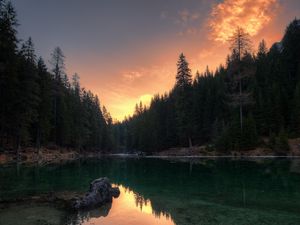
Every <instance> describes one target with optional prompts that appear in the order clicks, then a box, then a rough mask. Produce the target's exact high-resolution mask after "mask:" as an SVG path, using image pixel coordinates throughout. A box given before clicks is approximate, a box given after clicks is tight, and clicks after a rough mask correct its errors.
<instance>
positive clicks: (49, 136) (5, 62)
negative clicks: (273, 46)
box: [0, 0, 113, 151]
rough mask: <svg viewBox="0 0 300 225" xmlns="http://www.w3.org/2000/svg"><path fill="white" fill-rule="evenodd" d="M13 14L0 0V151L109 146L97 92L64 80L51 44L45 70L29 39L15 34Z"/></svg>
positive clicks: (107, 126)
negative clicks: (49, 66) (49, 147)
mask: <svg viewBox="0 0 300 225" xmlns="http://www.w3.org/2000/svg"><path fill="white" fill-rule="evenodd" d="M17 26H18V21H17V15H16V12H15V9H14V7H13V5H12V4H11V2H10V1H7V0H0V94H1V97H0V148H1V149H0V151H1V150H4V149H16V150H20V149H22V148H23V147H35V148H37V149H39V148H40V147H41V146H60V147H69V148H76V149H80V150H85V149H88V150H97V151H100V150H101V151H108V150H110V149H111V148H112V145H113V143H112V137H111V131H110V130H111V124H112V119H111V116H110V115H109V113H108V112H107V110H106V109H105V107H103V108H102V109H101V107H100V102H99V99H98V97H97V95H95V94H93V93H92V92H91V91H89V90H86V89H85V88H82V87H81V86H80V82H79V76H78V74H74V75H73V76H72V78H71V79H70V80H69V78H68V76H67V74H66V72H65V56H64V53H63V51H62V50H61V49H60V48H59V47H57V48H55V49H54V51H53V52H52V54H51V60H50V65H51V68H50V69H48V68H47V66H46V64H45V62H44V60H43V59H42V58H38V57H37V56H36V54H35V49H34V44H33V41H32V39H31V38H29V39H28V40H27V41H25V42H21V41H20V40H19V39H18V37H17Z"/></svg>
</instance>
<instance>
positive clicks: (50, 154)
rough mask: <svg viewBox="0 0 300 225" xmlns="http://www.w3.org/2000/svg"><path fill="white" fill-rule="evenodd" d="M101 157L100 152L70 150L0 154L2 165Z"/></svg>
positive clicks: (30, 149) (33, 150)
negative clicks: (19, 162) (16, 162)
mask: <svg viewBox="0 0 300 225" xmlns="http://www.w3.org/2000/svg"><path fill="white" fill-rule="evenodd" d="M95 157H99V153H98V152H84V153H82V152H79V151H76V150H74V149H68V148H51V149H50V148H41V149H40V150H39V151H37V150H36V149H35V148H25V149H22V150H21V151H20V153H19V157H17V155H16V151H5V152H3V153H0V164H6V163H11V162H15V161H18V160H19V161H21V162H22V163H36V162H38V163H42V164H44V163H45V164H47V163H55V162H61V161H70V160H76V159H79V158H95Z"/></svg>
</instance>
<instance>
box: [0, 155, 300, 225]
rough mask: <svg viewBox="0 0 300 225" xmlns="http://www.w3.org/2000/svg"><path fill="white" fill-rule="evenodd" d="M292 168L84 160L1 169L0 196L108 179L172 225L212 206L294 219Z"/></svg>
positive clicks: (81, 187)
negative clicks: (275, 213)
mask: <svg viewBox="0 0 300 225" xmlns="http://www.w3.org/2000/svg"><path fill="white" fill-rule="evenodd" d="M298 161H299V160H298ZM191 164H192V169H191V167H190V165H191ZM295 165H297V163H295V161H292V163H291V161H289V160H286V159H278V160H260V161H243V160H242V161H241V160H228V159H226V160H225V159H224V160H203V159H201V160H192V161H190V160H187V161H185V162H177V161H174V160H173V161H172V162H168V161H164V160H157V159H122V158H118V159H117V158H115V159H111V158H104V159H102V160H101V161H100V162H99V161H97V160H87V161H80V162H72V163H68V164H65V165H50V166H45V167H38V166H35V167H25V166H21V168H20V169H19V174H17V171H16V170H15V169H14V168H12V167H8V168H0V180H1V181H3V182H1V184H0V195H6V194H7V193H8V194H9V193H10V191H9V190H16V192H21V190H25V191H26V192H28V193H32V192H33V193H35V194H36V193H38V192H45V191H48V190H53V191H86V189H87V187H88V184H89V182H90V181H92V180H93V179H96V178H98V177H102V176H107V177H109V178H110V179H111V182H112V183H115V184H122V185H123V186H125V187H127V188H130V190H133V191H134V192H135V193H138V194H137V198H136V204H137V205H138V206H141V205H142V204H144V203H145V202H147V201H148V200H150V201H151V205H152V209H153V214H154V215H156V216H159V215H161V214H164V215H171V217H172V219H173V220H174V221H175V223H176V224H182V223H183V222H182V218H183V217H184V216H186V215H190V217H192V218H190V219H192V220H193V216H195V215H198V216H201V215H202V213H204V212H205V213H206V214H207V216H206V217H208V218H209V213H212V212H214V211H213V209H214V208H215V206H226V207H233V208H236V209H239V208H247V209H249V210H258V211H267V210H269V209H272V210H279V211H283V212H286V213H298V212H297V210H298V209H299V207H300V194H299V188H300V179H299V174H298V173H295V171H298V170H297V169H295V167H296V168H297V166H295ZM4 183H6V185H5V186H4V185H3V184H4ZM244 193H245V194H246V195H244ZM244 196H245V197H246V198H244ZM0 198H1V196H0ZM244 203H245V204H244ZM203 205H205V207H204V206H203ZM208 209H210V211H207V210H208ZM85 216H86V215H85ZM203 216H205V215H204V214H203ZM80 218H84V215H81V217H80ZM211 218H213V214H212V215H211ZM186 219H187V220H188V218H186ZM250 222H251V221H250ZM191 223H192V222H190V224H191ZM203 224H205V223H203Z"/></svg>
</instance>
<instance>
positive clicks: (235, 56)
mask: <svg viewBox="0 0 300 225" xmlns="http://www.w3.org/2000/svg"><path fill="white" fill-rule="evenodd" d="M229 43H230V48H231V50H232V57H231V61H230V64H229V68H228V70H229V76H230V78H231V89H232V91H233V94H232V95H231V98H232V105H237V106H239V111H240V112H239V113H240V128H241V132H242V131H243V107H244V106H245V105H248V104H250V103H251V98H250V95H251V93H250V92H245V91H244V90H243V87H244V86H245V84H244V83H243V81H244V80H245V79H246V78H248V77H251V76H253V75H254V73H255V68H254V66H253V63H252V57H251V55H250V54H249V52H250V50H251V41H250V38H249V34H247V33H246V32H245V31H244V30H243V29H241V28H237V30H236V31H235V33H234V34H233V36H232V37H231V38H230V40H229Z"/></svg>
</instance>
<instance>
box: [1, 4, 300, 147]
mask: <svg viewBox="0 0 300 225" xmlns="http://www.w3.org/2000/svg"><path fill="white" fill-rule="evenodd" d="M18 25H19V24H18V20H17V14H16V11H15V9H14V7H13V6H12V4H11V3H10V2H9V1H5V0H0V96H1V97H0V151H4V150H16V151H17V152H18V151H19V150H21V149H22V148H24V147H34V148H36V149H39V148H41V147H42V146H44V147H49V146H58V147H65V148H70V149H78V150H81V151H97V152H134V151H145V152H149V153H154V152H158V151H161V150H165V149H169V148H173V147H188V146H202V145H205V146H207V147H209V148H214V149H216V150H217V151H220V152H222V153H225V152H229V151H232V150H238V151H244V150H249V149H253V148H255V147H257V146H262V145H266V146H268V147H270V148H272V149H273V150H274V151H275V152H278V153H282V152H283V153H284V152H285V151H288V150H289V145H288V138H295V137H299V136H300V21H299V20H297V19H295V20H293V21H292V22H291V23H290V24H289V25H288V26H287V28H286V31H285V34H284V37H283V39H282V40H281V41H280V42H278V43H275V44H273V45H272V46H271V48H268V47H267V44H266V43H265V41H264V40H262V41H261V43H260V44H259V46H258V50H254V47H253V44H252V43H251V39H250V37H249V35H248V34H247V33H245V32H244V31H243V30H242V29H240V28H237V30H236V32H235V34H234V36H233V37H232V38H231V39H230V40H228V42H229V44H230V46H231V47H230V52H231V53H230V54H229V55H228V57H227V60H226V64H225V65H220V66H219V68H218V69H217V70H216V71H211V70H210V69H209V68H207V69H206V71H205V72H202V73H200V72H197V73H196V74H192V73H191V69H190V68H189V63H188V59H187V58H186V57H185V55H184V54H183V53H182V54H180V56H179V59H178V62H177V74H174V77H176V83H175V84H174V87H173V88H172V90H171V91H169V92H168V93H165V94H163V95H159V94H157V95H155V96H154V97H153V99H152V101H151V104H150V105H149V106H144V105H143V103H139V104H137V105H136V107H135V112H134V115H132V116H130V117H128V118H125V120H124V121H122V122H117V123H113V122H112V121H113V120H112V118H111V116H110V114H109V112H108V111H107V110H106V108H105V107H104V106H101V105H100V100H99V98H98V96H96V95H95V94H93V93H92V92H91V91H89V90H87V89H85V88H83V87H81V85H80V82H79V80H80V79H79V75H78V74H74V75H73V76H72V77H71V78H69V77H68V76H67V74H66V72H65V71H66V68H65V56H64V53H63V51H62V50H61V48H60V47H56V48H54V50H53V52H52V53H51V60H50V62H49V65H50V66H49V68H47V66H46V63H45V62H44V60H43V59H42V58H41V57H38V56H37V55H36V53H35V49H34V44H33V41H32V39H31V38H28V40H26V41H22V40H20V39H19V38H18V32H17V27H18ZM174 64H175V62H174Z"/></svg>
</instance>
